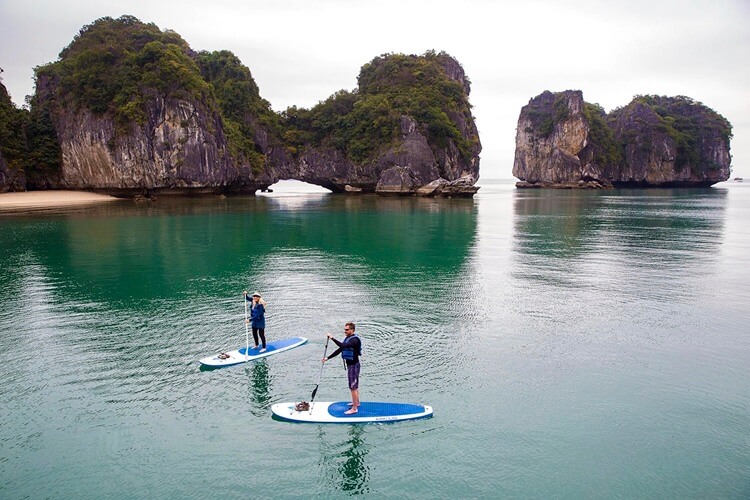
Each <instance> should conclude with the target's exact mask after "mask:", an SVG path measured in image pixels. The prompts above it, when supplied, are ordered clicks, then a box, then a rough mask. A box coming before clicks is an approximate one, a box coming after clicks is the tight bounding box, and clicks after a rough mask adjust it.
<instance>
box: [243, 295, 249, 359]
mask: <svg viewBox="0 0 750 500" xmlns="http://www.w3.org/2000/svg"><path fill="white" fill-rule="evenodd" d="M242 302H244V303H245V363H247V355H248V351H250V333H249V332H248V331H247V290H245V291H244V292H242Z"/></svg>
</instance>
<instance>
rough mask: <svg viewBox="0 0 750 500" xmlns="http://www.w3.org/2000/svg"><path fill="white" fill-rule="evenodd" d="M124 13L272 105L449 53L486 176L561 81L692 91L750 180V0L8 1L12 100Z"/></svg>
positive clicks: (3, 48)
mask: <svg viewBox="0 0 750 500" xmlns="http://www.w3.org/2000/svg"><path fill="white" fill-rule="evenodd" d="M123 14H130V15H133V16H135V17H137V18H138V19H140V20H141V21H143V22H151V23H154V24H156V25H157V26H159V27H160V28H161V29H172V30H174V31H176V32H178V33H179V34H180V35H181V36H182V37H183V38H184V39H185V40H186V41H187V43H188V44H190V46H191V47H192V48H193V49H194V50H221V49H227V50H230V51H232V52H234V53H235V54H236V55H237V56H238V57H239V58H240V60H241V61H242V62H243V63H244V64H245V65H246V66H247V67H248V68H250V71H251V72H252V74H253V77H254V78H255V81H256V82H257V84H258V86H259V87H260V92H261V95H262V96H263V97H264V98H265V99H267V100H268V101H269V102H270V103H271V105H272V107H273V109H274V110H276V111H281V110H284V109H286V108H287V107H288V106H291V105H297V106H299V107H310V106H312V105H314V104H316V103H317V102H318V101H321V100H324V99H325V98H327V97H328V96H330V95H331V94H333V93H334V92H336V91H337V90H340V89H346V90H351V89H353V88H355V87H356V83H357V74H358V73H359V69H360V67H361V66H362V65H363V64H365V63H367V62H369V61H370V60H371V59H372V58H373V57H375V56H378V55H380V54H384V53H388V52H400V53H406V54H422V53H424V52H425V51H426V50H436V51H441V50H442V51H445V52H447V53H449V54H451V55H452V56H453V57H455V58H456V59H458V61H459V62H460V63H461V64H462V65H463V67H464V70H465V71H466V74H467V75H468V77H469V79H470V80H471V82H472V87H471V90H472V91H471V95H470V96H469V99H470V102H471V104H472V105H473V107H474V109H473V112H474V116H475V117H476V121H477V126H478V128H479V134H480V138H481V141H482V145H483V150H482V153H481V164H480V175H481V177H482V178H511V177H512V174H511V170H512V168H513V153H514V150H515V129H516V123H517V120H518V113H519V111H520V109H521V107H522V106H523V105H525V104H526V103H527V102H528V101H529V99H530V98H532V97H534V96H536V95H538V94H540V93H541V92H542V91H544V90H551V91H562V90H566V89H579V90H582V91H583V97H584V99H585V100H586V101H587V102H595V103H599V104H601V105H602V106H603V107H604V108H605V110H607V111H610V110H612V109H613V108H616V107H618V106H623V105H625V104H627V103H628V102H630V100H631V99H632V97H633V96H634V95H636V94H659V95H668V96H674V95H686V96H689V97H692V98H693V99H696V100H698V101H700V102H702V103H704V104H706V105H707V106H709V107H711V108H713V109H714V110H716V111H717V112H719V113H720V114H722V115H723V116H724V117H726V118H727V119H728V120H729V121H730V122H731V123H732V125H733V126H734V130H733V131H734V139H733V140H732V143H731V148H732V151H731V152H732V156H733V161H732V165H733V173H732V176H733V177H734V176H743V177H748V178H750V0H706V1H698V0H692V1H687V0H683V1H676V0H675V1H671V0H670V1H660V0H624V1H622V0H610V1H599V0H575V1H564V0H557V1H542V0H523V1H499V0H498V1H491V0H463V1H458V0H453V1H442V0H413V1H411V0H395V1H394V0H371V1H358V0H325V1H324V0H321V1H316V0H266V1H258V0H246V1H244V2H240V1H236V2H235V1H229V0H213V1H210V2H207V1H205V0H199V1H195V0H180V1H173V0H160V1H159V0H146V1H144V0H128V1H120V0H109V1H101V0H57V1H42V0H23V1H21V0H0V68H2V69H3V70H4V72H3V73H2V74H1V75H0V77H1V78H2V80H3V83H4V85H5V86H6V87H7V89H8V92H10V94H11V98H12V99H13V101H14V102H15V103H16V105H19V106H20V105H21V104H23V102H24V99H25V96H26V95H28V94H31V93H33V91H34V82H33V68H34V67H35V66H38V65H43V64H46V63H49V62H52V61H55V60H56V59H57V56H58V54H59V52H60V50H61V49H62V48H63V47H65V46H66V45H68V44H69V43H70V42H71V40H72V39H73V37H74V36H75V35H76V33H78V30H79V29H80V28H81V27H82V26H84V25H86V24H90V23H92V22H93V21H95V20H96V19H98V18H100V17H104V16H110V17H114V18H116V17H119V16H121V15H123Z"/></svg>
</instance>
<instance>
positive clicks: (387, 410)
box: [271, 401, 432, 424]
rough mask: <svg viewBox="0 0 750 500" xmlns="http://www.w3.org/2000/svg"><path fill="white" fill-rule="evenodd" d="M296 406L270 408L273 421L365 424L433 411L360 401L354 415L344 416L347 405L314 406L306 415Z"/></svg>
mask: <svg viewBox="0 0 750 500" xmlns="http://www.w3.org/2000/svg"><path fill="white" fill-rule="evenodd" d="M295 406H296V403H277V404H275V405H271V412H272V413H273V416H274V418H276V419H279V420H286V421H289V422H308V423H317V424H362V423H368V422H397V421H400V420H415V419H418V418H429V417H431V416H432V407H431V406H425V405H419V404H411V403H378V402H372V401H363V402H361V403H360V405H359V410H358V411H357V413H355V414H353V415H347V414H346V413H344V412H346V411H347V410H348V409H349V408H351V406H349V404H348V402H346V401H338V402H335V403H332V402H324V401H320V402H314V403H312V404H310V409H309V410H307V411H297V410H296V409H295Z"/></svg>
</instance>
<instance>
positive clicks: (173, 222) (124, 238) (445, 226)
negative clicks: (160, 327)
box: [6, 196, 476, 305]
mask: <svg viewBox="0 0 750 500" xmlns="http://www.w3.org/2000/svg"><path fill="white" fill-rule="evenodd" d="M6 222H9V223H10V224H9V230H10V231H14V230H16V228H17V230H18V234H17V235H16V240H15V241H14V242H13V245H12V248H15V249H17V248H27V249H30V251H32V252H33V253H34V254H35V255H37V256H38V258H39V259H41V260H42V264H43V265H45V266H47V267H48V268H49V269H51V271H52V272H54V273H60V274H65V273H67V272H70V270H72V271H73V272H74V273H75V274H76V281H75V282H74V283H67V285H69V286H70V287H71V288H72V289H73V290H68V291H69V292H73V291H74V292H76V293H77V294H79V295H80V296H82V298H85V299H86V300H93V301H97V302H102V301H106V302H113V301H119V302H123V303H133V301H134V300H138V299H153V298H179V299H182V298H185V293H186V284H188V283H192V284H200V285H202V286H210V285H213V284H220V285H223V286H220V289H217V290H210V291H209V293H211V294H216V295H222V294H225V293H226V291H227V290H226V288H227V287H226V284H227V283H232V284H237V281H238V279H241V280H242V281H244V283H242V284H239V286H240V287H243V288H244V286H248V284H247V281H246V279H245V278H243V276H245V275H247V274H248V272H249V273H251V274H255V273H257V272H258V271H259V270H261V269H262V265H263V263H264V262H266V260H265V259H267V258H268V257H273V256H278V255H280V254H283V253H288V252H295V251H301V252H305V253H308V252H311V251H312V252H319V253H321V254H322V255H330V256H332V257H333V258H334V259H344V262H347V261H348V263H350V264H352V265H358V266H361V267H362V272H361V273H360V274H361V279H362V280H363V281H364V282H371V281H377V282H380V281H382V280H385V281H391V282H399V281H401V280H403V279H409V277H410V276H411V275H412V274H413V273H414V272H415V271H422V270H428V272H429V270H432V272H433V273H434V275H435V278H436V279H441V280H442V279H445V278H447V277H451V276H455V275H456V273H458V272H460V269H461V267H462V266H463V264H464V263H465V260H466V257H467V255H468V253H469V251H470V249H471V248H472V246H473V241H474V239H475V233H476V209H475V205H474V203H473V201H472V200H423V199H415V198H382V197H377V196H356V197H353V196H310V197H299V198H294V203H293V204H291V205H290V204H289V200H286V199H281V198H264V197H257V198H255V197H247V198H226V199H220V198H209V199H194V200H190V199H188V200H185V199H180V200H170V199H165V200H159V201H158V202H156V203H153V204H137V203H132V202H124V203H115V204H109V205H97V206H96V207H91V208H89V209H88V210H87V211H86V212H80V211H71V212H63V213H58V214H56V215H52V216H51V215H50V214H46V215H45V216H44V218H42V217H34V216H30V217H9V218H7V219H6ZM19 240H20V241H19ZM19 243H20V244H19ZM51 249H54V251H50V250H51ZM11 250H12V249H11ZM240 289H242V288H240ZM205 291H207V290H205V289H204V290H202V292H205ZM233 292H236V290H233ZM123 305H124V304H123Z"/></svg>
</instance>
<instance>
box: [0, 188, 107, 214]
mask: <svg viewBox="0 0 750 500" xmlns="http://www.w3.org/2000/svg"><path fill="white" fill-rule="evenodd" d="M117 200H119V198H115V197H114V196H109V195H106V194H97V193H90V192H88V191H64V190H49V191H23V192H18V193H0V211H2V210H8V209H11V210H14V211H18V210H19V209H21V210H22V209H26V208H54V207H70V206H76V205H85V204H89V203H102V202H111V201H117Z"/></svg>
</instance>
